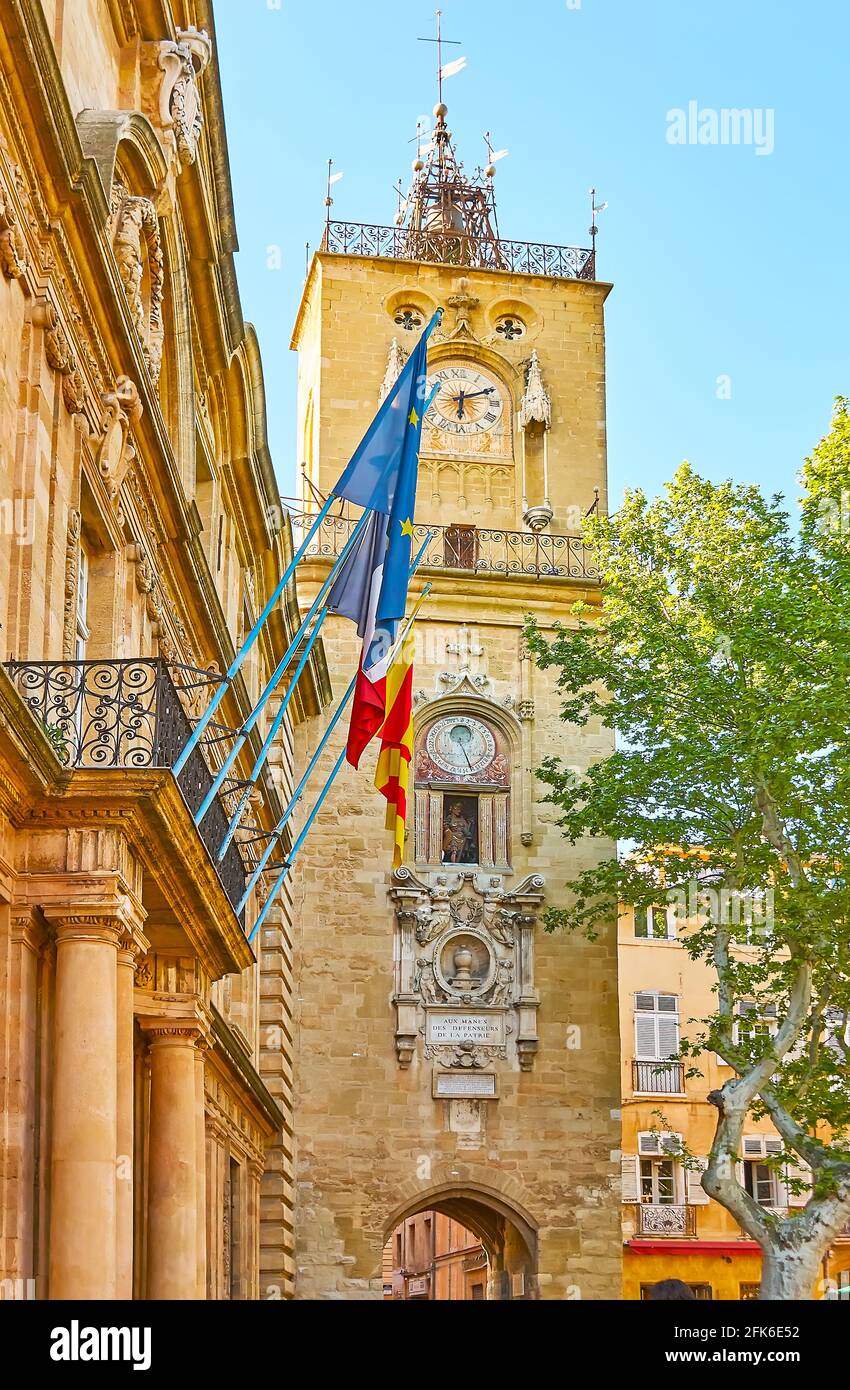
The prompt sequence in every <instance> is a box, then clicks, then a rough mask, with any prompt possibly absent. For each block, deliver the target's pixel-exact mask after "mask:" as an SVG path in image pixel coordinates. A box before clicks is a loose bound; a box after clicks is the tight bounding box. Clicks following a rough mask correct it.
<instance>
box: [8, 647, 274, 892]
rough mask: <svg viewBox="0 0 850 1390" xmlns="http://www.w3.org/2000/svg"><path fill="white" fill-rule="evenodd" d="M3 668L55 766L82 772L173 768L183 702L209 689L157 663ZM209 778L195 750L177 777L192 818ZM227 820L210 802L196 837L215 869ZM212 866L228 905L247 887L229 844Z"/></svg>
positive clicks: (14, 664)
mask: <svg viewBox="0 0 850 1390" xmlns="http://www.w3.org/2000/svg"><path fill="white" fill-rule="evenodd" d="M6 670H7V672H8V674H9V677H10V679H11V680H12V682H13V684H14V685H15V687H16V689H17V691H18V693H19V694H20V696H21V698H22V699H23V700H24V701H25V703H26V704H27V705H28V706H29V708H30V709H31V711H32V713H33V715H34V716H35V718H36V719H37V720H38V722H39V723H40V724H41V725H42V727H43V728H44V730H45V732H46V734H47V736H48V738H49V739H50V742H51V743H52V745H53V747H54V750H55V751H56V754H57V756H58V757H59V759H60V761H61V762H63V763H65V765H66V766H67V767H81V768H82V767H86V768H122V767H123V768H143V767H151V768H167V767H173V765H174V763H175V761H176V760H177V756H178V754H179V753H180V752H181V751H182V749H183V747H184V745H185V743H186V741H187V739H188V738H189V735H190V733H191V732H192V722H191V720H190V718H189V714H188V713H187V710H186V708H185V707H184V701H186V703H187V704H190V705H191V702H192V701H193V700H196V699H197V696H198V691H199V689H201V688H202V687H204V686H208V685H209V683H210V677H209V676H208V675H207V674H206V673H205V672H196V671H192V670H191V668H188V667H182V666H171V667H169V664H168V663H167V662H165V661H163V660H162V659H161V658H158V657H135V658H131V659H127V660H116V661H9V662H7V663H6ZM175 676H176V678H177V680H176V681H175ZM178 682H179V688H178ZM181 692H182V698H181ZM212 780H213V779H212V777H211V776H210V772H209V769H208V767H207V764H206V761H205V759H204V756H203V754H202V753H201V751H200V749H199V748H197V749H195V751H194V753H193V754H192V755H191V757H190V758H189V760H188V762H187V763H186V766H185V767H184V769H183V771H182V772H181V773H180V776H179V777H178V779H177V785H178V786H179V788H180V790H181V792H182V793H183V799H184V800H185V802H186V805H187V806H188V808H189V810H190V811H191V812H192V813H193V814H194V812H195V811H196V810H197V809H198V807H199V806H200V804H201V802H202V801H203V799H204V797H205V796H206V794H207V792H208V791H209V788H210V787H211V785H212ZM229 819H230V818H229V816H228V815H226V814H225V810H224V807H223V805H222V804H221V802H220V801H219V800H218V799H216V800H215V801H214V802H213V804H212V806H211V807H210V809H209V811H208V812H207V815H206V816H205V817H204V819H203V821H202V822H201V825H200V828H199V833H200V836H201V839H202V840H203V842H204V844H205V845H206V847H207V849H208V851H209V853H210V857H211V859H212V860H213V863H214V864H215V862H216V855H217V852H218V847H219V845H220V844H221V842H222V840H223V838H224V834H225V831H226V829H227V826H228V822H229ZM216 867H217V872H218V876H219V878H220V879H221V884H222V887H223V888H224V891H225V893H226V894H227V897H228V899H229V900H230V903H231V905H232V906H234V907H235V906H236V904H237V903H238V902H239V899H240V898H241V897H242V894H243V893H244V891H245V881H246V874H245V865H244V863H243V860H242V855H241V853H240V851H239V849H238V848H237V846H236V844H235V843H233V844H231V845H230V848H229V849H228V852H227V854H226V855H225V857H224V859H223V861H222V863H221V864H219V865H217V866H216ZM243 916H244V911H243Z"/></svg>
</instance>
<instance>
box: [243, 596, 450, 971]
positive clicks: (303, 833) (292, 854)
mask: <svg viewBox="0 0 850 1390" xmlns="http://www.w3.org/2000/svg"><path fill="white" fill-rule="evenodd" d="M430 588H431V585H430V584H426V585H425V588H424V589H423V590H422V593H421V594H420V595H419V599H418V601H417V603H416V605H415V607H414V609H413V612H412V613H411V615H410V617H409V619H408V620H407V622H406V624H405V627H404V632H403V633H402V635H401V638H400V639H399V640H398V641H397V642H396V644H395V646H394V647H393V651H395V650H397V648H398V647H400V646H401V643H402V642H403V641H404V638H405V637H406V636H407V634H408V632H409V631H410V628H411V626H412V624H413V621H414V619H415V617H416V614H417V613H418V611H419V609H420V608H421V606H422V604H423V603H424V601H425V599H426V597H427V595H428V593H429V591H430ZM352 684H353V683H352ZM340 713H341V710H338V711H337V714H338V715H339V714H340ZM328 733H330V730H328ZM347 751H348V750H347V749H346V748H343V750H342V752H341V753H340V755H339V757H338V758H337V760H336V762H335V763H334V765H333V767H332V769H331V772H330V775H329V777H328V779H327V781H326V782H325V785H324V786H323V787H322V790H321V791H320V792H319V795H318V796H317V797H316V800H315V803H314V805H313V809H312V810H311V812H310V814H309V816H308V817H307V819H306V821H305V822H304V824H303V826H302V827H301V830H300V832H299V834H298V838H297V839H296V841H295V843H294V845H293V846H292V849H291V850H290V851H289V855H288V857H287V860H286V863H285V864H284V865H283V866H282V867H281V870H280V873H279V874H278V876H277V878H276V879H275V881H274V883H273V884H272V888H271V892H270V893H269V896H268V897H267V898H266V901H265V903H264V904H263V907H262V911H261V912H260V915H259V917H258V918H257V920H256V922H255V923H254V925H253V927H252V928H251V930H250V932H249V934H248V945H249V946H250V944H251V942H252V941H253V940H254V937H255V936H256V935H257V932H258V931H259V930H260V927H261V926H262V925H263V922H264V921H265V920H266V918H267V916H268V915H269V911H270V910H271V908H272V906H273V904H274V900H275V898H276V897H277V895H278V893H279V892H280V890H281V888H282V887H283V884H284V880H285V879H286V876H287V874H288V873H289V870H290V869H291V868H292V866H293V864H294V863H295V860H296V858H297V856H298V851H299V850H300V848H301V846H302V845H303V843H304V841H305V840H306V838H307V836H308V835H309V833H310V830H311V828H312V825H313V821H314V820H315V819H316V816H317V815H318V814H319V811H320V810H321V809H322V805H323V803H324V800H325V797H326V796H327V794H328V792H329V791H330V789H331V787H332V786H333V783H334V781H335V780H336V777H337V775H338V773H339V772H340V770H341V768H342V765H343V763H344V762H345V755H346V752H347ZM317 753H318V750H317ZM245 891H246V896H247V893H248V892H249V891H250V889H247V888H246V890H245ZM242 901H244V898H243V899H242V900H240V908H241V903H242Z"/></svg>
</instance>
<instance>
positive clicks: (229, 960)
mask: <svg viewBox="0 0 850 1390" xmlns="http://www.w3.org/2000/svg"><path fill="white" fill-rule="evenodd" d="M51 793H52V794H51ZM13 823H14V824H16V826H17V827H18V828H21V829H23V828H26V829H27V830H29V831H31V832H36V831H38V830H39V829H48V828H54V827H56V828H62V829H69V828H71V827H75V828H87V829H100V828H106V827H111V828H112V829H115V830H117V829H120V830H121V832H122V833H123V834H124V835H125V836H126V839H127V842H128V844H129V846H130V849H131V850H132V852H133V854H134V855H135V856H136V858H137V859H138V860H139V861H140V862H141V864H142V865H143V866H144V868H145V870H146V871H147V872H148V873H149V874H150V875H151V876H152V877H153V878H154V879H156V881H157V882H158V883H159V886H160V889H161V891H162V892H163V894H164V895H165V897H166V900H167V901H168V903H169V905H170V906H171V908H172V910H173V912H174V914H175V916H176V918H177V920H178V921H179V922H180V925H181V926H182V928H183V930H184V931H185V933H186V936H187V938H188V940H189V942H190V944H191V946H192V949H193V950H194V951H195V952H196V953H197V955H198V956H199V958H200V959H201V961H202V963H203V965H204V968H205V970H206V971H207V972H208V974H209V976H210V978H211V979H219V978H220V977H221V976H222V975H227V974H230V973H233V972H237V971H241V970H244V969H246V968H247V966H249V965H252V964H253V962H254V953H253V951H252V949H251V947H250V946H249V945H248V942H247V940H246V938H245V934H244V932H243V930H242V928H241V926H240V924H239V922H238V921H237V919H236V917H235V916H234V914H233V909H232V908H231V906H230V903H229V902H228V900H227V897H226V895H225V893H224V889H223V888H222V886H221V883H220V881H219V878H218V875H217V874H216V871H215V869H214V868H213V865H212V862H211V860H210V857H209V855H208V853H207V851H206V849H205V847H204V845H203V842H202V841H201V838H200V836H199V834H198V832H197V829H196V828H195V825H194V822H193V820H192V817H191V815H190V814H189V811H188V809H187V807H186V803H185V802H184V800H183V797H182V796H181V794H180V789H179V788H178V786H177V783H176V782H175V780H174V777H173V775H172V773H171V772H170V771H169V770H167V769H152V768H137V769H130V768H115V769H97V770H91V769H86V768H78V769H76V770H75V771H73V772H70V773H69V772H64V775H63V777H62V779H61V780H60V779H57V783H55V784H54V785H53V787H50V788H47V789H46V794H45V795H41V796H32V795H31V796H29V797H28V798H27V801H26V803H25V804H22V805H20V806H18V807H17V808H16V811H15V814H14V817H13ZM19 882H20V883H21V884H22V885H23V884H25V882H26V876H25V875H23V876H21V879H20V880H19ZM25 891H26V893H27V898H28V900H29V901H33V896H32V893H33V891H35V890H34V889H25Z"/></svg>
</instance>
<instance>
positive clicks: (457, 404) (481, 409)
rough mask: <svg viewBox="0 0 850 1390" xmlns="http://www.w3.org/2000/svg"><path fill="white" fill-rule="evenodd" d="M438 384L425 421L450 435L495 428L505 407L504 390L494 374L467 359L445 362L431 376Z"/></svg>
mask: <svg viewBox="0 0 850 1390" xmlns="http://www.w3.org/2000/svg"><path fill="white" fill-rule="evenodd" d="M435 386H439V388H440V389H439V392H438V393H437V395H436V397H435V398H434V401H433V404H432V405H431V408H430V410H429V411H428V414H427V415H426V417H425V422H426V424H428V425H430V426H431V427H432V428H436V429H439V430H442V431H443V433H444V434H446V435H447V436H449V437H451V436H452V435H455V436H462V435H474V434H485V433H486V432H487V431H488V430H493V429H495V428H496V427H497V426H498V424H499V422H500V420H501V418H502V412H503V410H504V402H503V400H502V393H501V391H500V389H499V387H498V386H497V384H496V382H495V381H494V379H493V378H492V377H491V376H488V375H486V374H485V373H484V372H481V371H479V370H478V369H477V368H476V367H471V366H468V365H467V364H466V363H462V362H458V363H452V362H450V363H446V364H445V365H444V366H441V367H440V368H439V369H438V370H437V371H435V372H433V373H432V374H431V376H430V377H429V378H428V388H429V390H433V388H434V387H435Z"/></svg>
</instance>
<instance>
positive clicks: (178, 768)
mask: <svg viewBox="0 0 850 1390" xmlns="http://www.w3.org/2000/svg"><path fill="white" fill-rule="evenodd" d="M334 501H335V498H334V495H333V493H331V495H330V497H329V498H328V499H327V501H326V502H325V503H323V505H322V508H321V510H320V511H319V512H318V513H317V515H316V520H315V521H314V522H313V525H312V526H311V527H310V530H309V531H308V532H307V534H306V536H305V537H304V539H303V541H302V542H301V544H300V546H299V547H298V550H297V552H296V553H295V555H293V557H292V559H291V560H290V562H289V564H288V565H287V567H286V569H285V570H284V573H283V576H282V578H281V579H280V580H279V581H278V584H277V587H276V589H275V591H274V593H273V594H272V595H271V597H270V598H269V600H268V602H267V603H266V606H265V608H264V609H263V611H262V613H261V614H260V616H259V618H258V619H257V621H256V622H255V623H254V626H253V627H252V628H251V631H250V632H249V633H248V636H247V637H246V638H245V641H244V642H243V643H242V646H241V647H240V648H239V651H238V652H237V653H236V655H235V657H234V658H233V660H232V661H231V663H230V665H229V666H228V668H227V670H226V672H225V675H224V680H223V681H222V683H221V685H220V686H219V687H218V690H217V691H216V692H215V694H214V695H213V697H212V699H211V700H210V702H209V704H208V705H207V707H206V709H205V710H204V712H203V714H202V715H201V717H200V719H199V720H198V722H197V724H196V725H195V728H194V731H193V733H192V736H191V738H190V739H189V741H188V742H187V744H186V747H185V748H184V749H183V752H182V753H181V754H180V756H179V758H178V759H177V761H176V763H175V764H174V766H173V768H172V771H173V773H174V776H175V777H179V776H180V773H181V772H182V771H183V768H184V767H185V766H186V763H187V762H188V760H189V758H190V756H191V754H192V752H193V750H194V749H195V748H196V747H197V745H198V744H199V742H200V740H201V735H202V734H203V732H204V729H205V728H206V727H207V725H208V724H209V722H210V720H211V719H212V717H213V715H214V714H215V712H216V710H217V709H218V707H219V705H220V704H221V702H222V700H223V699H224V697H225V695H226V694H227V692H228V690H229V689H230V686H231V683H232V681H233V678H234V676H235V675H236V673H237V672H238V670H239V668H240V666H241V665H242V662H243V661H244V660H245V658H246V656H247V655H248V653H249V651H250V650H251V648H252V647H253V645H254V643H255V642H256V640H257V637H258V636H259V633H260V631H261V629H262V628H263V627H264V626H265V623H266V622H267V620H268V617H269V614H270V613H272V611H273V610H274V608H275V606H276V604H277V602H278V600H279V599H280V596H281V594H282V593H283V591H284V589H285V588H286V586H287V584H288V583H289V581H290V579H291V578H292V576H293V574H294V573H295V568H296V566H297V565H298V564H299V563H300V561H301V560H302V559H303V557H304V555H305V554H306V553H307V547H308V546H309V544H310V542H311V540H312V539H313V537H314V536H315V534H316V532H317V531H318V529H319V527H320V526H321V524H322V522H323V521H324V519H325V517H326V516H327V514H328V512H329V511H330V509H331V507H332V506H333V504H334Z"/></svg>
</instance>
